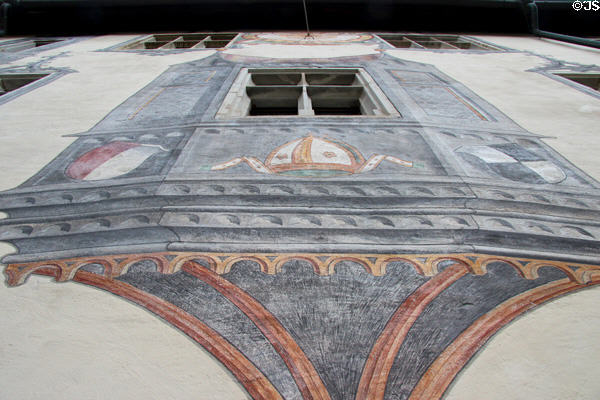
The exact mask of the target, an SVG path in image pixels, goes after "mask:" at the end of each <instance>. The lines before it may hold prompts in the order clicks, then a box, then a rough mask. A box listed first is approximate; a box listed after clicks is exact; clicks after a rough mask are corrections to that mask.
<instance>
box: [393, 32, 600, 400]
mask: <svg viewBox="0 0 600 400" xmlns="http://www.w3.org/2000/svg"><path fill="white" fill-rule="evenodd" d="M481 38H482V39H484V40H487V41H489V42H492V43H496V44H499V45H501V46H506V47H509V48H512V49H516V50H522V51H527V52H528V54H524V53H510V54H507V53H489V54H469V53H465V52H463V53H456V54H453V53H435V52H425V51H411V50H390V51H387V53H388V54H390V55H393V56H394V57H398V58H402V59H406V60H411V61H417V62H423V63H427V64H432V65H435V66H436V67H437V68H438V69H439V70H441V71H442V72H444V73H446V74H448V75H449V76H451V77H452V78H454V79H456V80H458V81H460V82H461V83H463V84H464V85H465V86H467V87H469V88H470V89H471V90H473V91H474V92H475V93H477V95H479V96H481V97H482V98H484V99H485V100H487V101H488V102H490V103H491V104H493V105H494V106H495V107H497V108H498V109H500V110H501V111H502V112H504V113H505V114H506V115H508V117H510V118H511V119H513V120H514V121H515V122H517V123H518V124H520V125H521V126H523V127H524V128H525V129H527V130H529V131H531V132H534V133H537V134H540V135H546V136H550V138H548V139H545V142H546V143H547V144H548V145H550V146H552V147H553V148H554V149H556V150H557V151H558V152H560V153H561V154H562V155H563V156H565V157H566V158H567V159H569V160H570V161H571V162H572V163H574V164H575V165H576V166H578V167H579V168H581V169H582V170H583V171H584V172H586V173H587V174H589V175H591V176H592V177H594V178H595V179H600V161H599V158H598V154H600V139H599V138H600V99H598V98H595V97H593V96H590V95H588V94H585V93H582V92H580V91H578V90H576V89H574V88H572V87H570V86H567V85H564V84H562V83H560V82H557V81H555V80H553V79H550V78H547V77H545V76H543V75H541V74H538V73H535V72H528V70H530V69H532V68H537V67H541V66H545V65H549V63H550V60H549V59H548V57H552V58H553V59H556V60H560V61H567V62H575V63H580V64H586V65H592V64H594V65H600V50H597V49H590V48H585V47H582V46H577V45H570V44H563V43H561V42H556V41H553V40H546V39H537V38H530V37H500V36H481ZM538 55H540V56H538ZM541 56H543V57H541ZM598 304H600V288H592V289H588V290H585V291H583V292H579V293H576V294H571V295H567V296H565V297H563V298H561V299H558V300H555V301H553V302H552V303H550V304H547V305H544V306H542V307H539V308H537V309H535V310H534V311H533V312H530V313H528V314H526V315H524V316H522V317H521V318H519V319H518V320H517V321H516V322H513V323H512V324H509V325H508V326H507V327H505V328H504V329H502V330H501V331H500V332H499V333H497V334H496V335H495V336H494V337H493V338H492V339H491V340H490V341H489V342H488V344H487V345H486V346H485V347H484V349H483V350H482V351H480V352H479V353H478V356H476V357H475V358H474V359H473V360H471V362H470V363H469V364H468V365H467V367H466V368H465V369H464V370H463V371H462V373H461V374H460V375H459V376H458V378H457V379H456V380H455V382H454V384H453V385H452V386H451V388H450V389H449V390H448V391H447V393H446V396H445V398H446V399H447V400H500V399H502V400H507V399H511V400H530V399H544V400H558V399H582V400H583V399H585V400H588V399H589V400H592V399H598V398H600V380H598V379H597V373H598V360H600V340H599V339H600V308H599V307H598Z"/></svg>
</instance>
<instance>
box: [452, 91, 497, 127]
mask: <svg viewBox="0 0 600 400" xmlns="http://www.w3.org/2000/svg"><path fill="white" fill-rule="evenodd" d="M444 89H446V91H448V93H450V94H451V95H452V96H454V97H456V99H457V100H458V101H460V102H461V103H463V104H464V105H465V107H467V108H468V109H469V110H470V111H471V112H472V113H473V114H475V115H477V116H478V117H479V119H481V120H482V121H488V119H487V118H486V117H485V116H484V115H483V114H482V113H480V112H479V111H477V109H475V107H473V105H472V104H471V103H469V102H468V101H466V100H465V99H463V98H462V96H460V95H459V94H458V93H456V92H455V91H454V90H452V89H450V88H449V87H445V86H444Z"/></svg>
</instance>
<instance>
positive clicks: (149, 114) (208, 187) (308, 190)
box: [0, 35, 600, 399]
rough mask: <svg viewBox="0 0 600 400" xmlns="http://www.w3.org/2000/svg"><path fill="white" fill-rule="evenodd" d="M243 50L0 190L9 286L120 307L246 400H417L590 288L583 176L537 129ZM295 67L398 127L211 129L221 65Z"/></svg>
mask: <svg viewBox="0 0 600 400" xmlns="http://www.w3.org/2000/svg"><path fill="white" fill-rule="evenodd" d="M350 36H351V37H350ZM350 36H349V37H348V38H346V37H343V38H341V39H340V38H338V39H340V41H341V43H345V42H346V41H348V40H350V41H355V40H356V41H359V42H360V41H363V42H364V43H363V44H355V46H379V47H381V50H383V49H386V45H385V44H384V43H382V42H381V41H378V40H377V39H376V38H375V37H373V36H371V35H354V36H357V38H354V36H352V35H350ZM243 38H244V40H241V41H240V42H239V43H238V44H234V45H233V46H232V48H231V50H230V51H229V54H228V52H227V51H225V52H223V53H216V54H214V55H212V56H210V57H207V58H205V59H202V60H196V61H192V62H187V63H182V64H178V65H174V66H172V67H170V68H169V69H168V70H167V71H165V72H164V73H163V74H161V75H160V76H159V77H157V78H156V79H155V80H154V81H152V82H151V83H149V84H148V85H147V86H145V87H144V88H143V89H141V90H140V91H139V92H138V93H136V94H135V95H134V96H132V97H130V98H129V99H127V100H126V101H125V102H124V103H123V104H121V105H120V106H119V107H117V108H115V109H114V110H113V111H112V112H110V113H109V114H108V115H107V116H106V117H105V118H104V119H103V120H102V121H101V122H99V123H98V124H97V125H96V126H94V127H93V128H92V129H91V130H89V131H87V132H83V133H81V134H79V135H78V136H77V140H76V141H75V142H74V143H73V144H72V145H71V146H69V147H68V148H67V149H66V150H65V151H63V152H62V153H61V154H60V155H59V156H58V157H57V158H56V159H54V160H53V161H52V162H51V163H49V164H48V165H47V166H46V167H44V168H43V169H42V170H41V171H39V173H37V174H36V175H35V176H33V177H32V178H31V179H29V180H28V181H27V182H25V183H24V184H23V185H21V186H20V187H18V188H16V189H14V190H10V191H6V192H4V193H2V194H0V207H1V209H2V210H3V211H4V212H6V213H7V214H8V218H7V219H5V220H2V222H1V224H2V229H1V230H0V239H2V240H4V241H7V242H9V243H11V244H13V245H14V246H15V247H17V248H18V250H19V251H18V253H16V254H13V255H10V256H7V257H5V258H4V262H6V263H7V264H9V265H8V267H7V269H6V274H7V276H8V282H9V283H10V284H13V285H17V284H20V283H23V282H24V281H25V280H26V279H27V276H28V275H29V274H31V273H37V274H42V275H51V276H55V277H56V278H57V280H59V281H66V280H75V281H78V282H83V283H87V284H90V285H93V286H96V287H100V288H103V289H106V290H108V291H110V292H112V293H115V294H118V295H120V296H123V297H125V298H127V299H129V300H132V301H134V302H136V303H138V304H141V305H143V306H144V307H146V308H148V309H149V310H150V311H152V312H154V313H156V314H158V315H159V316H161V317H162V318H164V319H165V320H166V321H168V322H169V323H171V324H173V325H174V326H176V327H178V328H179V329H181V330H182V331H184V332H185V333H186V334H188V335H189V336H190V337H191V338H192V339H194V340H195V341H196V342H198V343H199V344H200V345H202V346H204V347H205V348H206V349H207V350H208V351H210V352H211V353H212V354H213V355H214V356H215V357H217V358H218V359H219V360H221V362H222V363H223V364H224V365H225V366H226V367H228V368H229V369H230V370H231V371H232V373H233V374H234V375H235V376H236V378H237V379H238V380H239V381H240V383H241V384H242V385H244V387H245V388H246V390H247V391H248V393H249V394H250V395H251V396H253V397H255V398H273V397H274V396H281V397H283V398H332V399H347V398H353V397H355V398H364V399H367V398H369V399H371V398H398V399H408V398H411V399H435V398H439V397H440V396H442V395H443V393H444V392H445V390H446V389H447V387H448V385H449V384H450V383H451V382H452V380H453V379H454V377H455V376H456V374H457V373H458V372H459V371H460V370H461V368H462V367H463V366H464V365H465V364H466V363H467V361H468V360H469V359H470V357H472V356H473V355H474V354H475V352H476V351H477V350H478V349H479V348H480V347H481V346H482V345H483V344H484V343H485V342H486V341H487V340H488V339H489V338H490V336H491V335H492V334H493V333H494V332H496V331H497V330H498V329H499V328H500V327H502V326H503V325H505V324H506V323H508V322H510V321H511V320H513V319H514V318H515V317H517V316H518V315H520V314H521V313H523V312H525V311H527V310H529V309H530V308H531V307H532V306H534V305H537V304H542V303H543V302H545V301H548V300H550V299H552V298H554V297H556V296H559V295H562V294H564V293H568V292H570V291H574V290H577V289H580V288H583V287H587V286H591V285H594V284H596V283H598V282H599V280H598V278H599V276H600V274H599V272H598V271H599V268H600V262H599V259H598V256H599V251H598V249H599V248H600V247H599V244H600V243H599V242H600V219H599V218H598V216H599V215H600V213H599V210H600V190H599V185H598V182H596V181H595V180H594V179H592V178H591V177H589V176H587V175H586V174H584V173H583V172H581V171H580V170H578V169H577V168H575V167H574V166H572V165H571V164H570V163H569V162H568V161H567V160H565V159H564V158H563V157H561V156H560V155H559V154H557V153H556V152H555V151H553V150H552V149H551V148H550V147H548V146H547V145H545V144H544V143H543V142H542V141H541V140H540V138H539V137H538V136H537V135H534V134H533V133H531V132H528V131H527V130H524V129H523V128H521V127H520V126H519V125H517V124H516V123H514V122H513V121H511V120H510V119H509V118H508V117H506V116H505V115H504V114H502V113H501V112H499V111H498V110H497V109H495V108H494V107H492V106H491V105H490V104H488V103H487V102H485V101H484V100H483V99H481V98H479V97H478V96H477V95H476V94H475V93H473V92H472V91H470V90H469V89H468V88H466V87H465V86H463V85H461V84H460V83H459V82H457V81H454V80H453V79H451V78H450V77H448V76H446V75H444V74H443V73H441V72H440V71H439V70H437V69H436V68H434V67H432V66H429V65H426V64H421V63H416V62H411V61H406V60H400V59H397V58H394V57H390V56H387V55H383V54H381V52H379V53H376V55H366V56H360V57H351V58H344V59H336V58H331V59H320V60H314V59H310V60H307V59H296V60H290V59H284V60H276V59H270V58H264V59H261V58H259V57H254V56H249V55H248V54H244V53H243V52H238V53H236V54H235V55H233V54H234V53H233V51H234V50H236V49H241V50H243V49H245V48H246V47H250V46H257V45H260V44H261V43H263V44H264V43H269V42H270V41H272V40H274V39H273V37H272V35H271V36H266V37H262V36H260V35H254V36H252V35H249V36H248V37H243ZM325 39H327V40H326V41H325V42H324V43H323V45H327V46H329V45H332V44H331V43H329V41H334V42H335V40H336V37H335V35H334V36H333V37H324V38H323V40H325ZM342 39H343V40H342ZM295 40H296V41H297V40H298V38H294V37H288V36H286V35H284V36H283V37H282V39H281V41H282V43H283V44H281V45H283V46H293V45H294V43H295V42H294V41H295ZM315 45H316V44H315ZM342 45H344V44H342ZM307 66H311V67H315V66H317V67H318V66H323V67H342V66H352V67H361V68H364V69H365V70H366V71H367V72H368V73H369V74H370V75H371V76H372V77H373V79H374V80H375V82H376V83H377V84H378V85H379V86H380V88H381V89H382V90H383V92H384V93H385V94H386V96H387V97H388V98H389V100H390V101H391V102H392V103H393V104H394V106H395V107H396V108H397V110H398V111H399V113H400V114H401V117H392V118H368V117H348V118H347V117H344V118H341V117H339V118H326V117H325V118H295V117H291V118H281V117H278V118H269V119H266V118H258V119H257V118H246V119H237V120H229V121H228V120H219V121H217V120H215V119H214V115H215V113H216V110H217V109H218V108H219V105H220V102H221V101H222V99H223V98H224V96H225V94H226V93H227V89H228V87H229V84H231V82H233V80H234V79H235V77H236V75H237V73H238V72H239V71H240V69H241V68H248V67H251V68H282V67H283V68H303V67H304V68H305V67H307ZM286 157H287V159H286ZM290 172H294V173H293V174H292V173H290ZM299 172H302V173H299ZM316 172H318V174H317V173H316Z"/></svg>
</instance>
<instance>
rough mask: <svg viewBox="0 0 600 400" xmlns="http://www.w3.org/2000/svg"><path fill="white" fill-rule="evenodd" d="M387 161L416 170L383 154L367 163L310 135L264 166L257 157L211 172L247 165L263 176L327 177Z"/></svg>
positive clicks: (348, 150) (347, 147) (357, 171)
mask: <svg viewBox="0 0 600 400" xmlns="http://www.w3.org/2000/svg"><path fill="white" fill-rule="evenodd" d="M384 160H386V161H390V162H393V163H395V164H398V165H402V166H403V167H412V166H413V163H412V161H405V160H402V159H400V158H397V157H393V156H387V155H382V154H373V155H372V156H371V157H369V159H368V160H366V161H365V158H364V157H363V156H362V154H361V153H360V152H359V151H358V150H357V149H356V148H354V147H352V146H350V145H349V144H347V143H343V142H338V141H336V140H333V139H330V138H327V139H326V138H319V137H314V136H312V135H309V136H306V137H303V138H300V139H296V140H293V141H291V142H288V143H286V144H284V145H282V146H279V147H278V148H276V149H275V150H273V151H272V152H271V153H270V154H269V155H268V156H267V158H266V160H265V162H264V163H263V162H261V161H260V160H258V159H257V158H256V157H245V156H243V157H237V158H234V159H232V160H230V161H227V162H226V163H223V164H217V165H214V166H213V167H211V170H213V171H220V170H224V169H227V168H231V167H234V166H236V165H238V164H241V163H243V162H245V163H246V164H248V165H249V166H250V167H251V168H252V169H253V170H255V171H256V172H260V173H263V174H279V175H291V176H300V177H328V176H334V175H347V174H360V173H363V172H368V171H371V170H373V169H375V168H377V166H379V164H381V162H382V161H384Z"/></svg>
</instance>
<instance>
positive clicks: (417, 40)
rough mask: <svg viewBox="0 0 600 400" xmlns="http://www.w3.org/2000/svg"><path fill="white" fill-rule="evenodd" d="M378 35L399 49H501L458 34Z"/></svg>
mask: <svg viewBox="0 0 600 400" xmlns="http://www.w3.org/2000/svg"><path fill="white" fill-rule="evenodd" d="M378 36H379V37H380V38H381V39H383V40H385V41H386V42H388V43H389V44H391V45H392V46H394V47H396V48H401V49H402V48H403V49H408V48H411V49H413V48H420V49H432V50H486V51H502V49H500V48H499V47H495V46H492V45H489V44H486V43H483V42H481V41H479V40H476V39H473V38H466V37H464V36H460V35H415V34H380V35H378Z"/></svg>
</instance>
